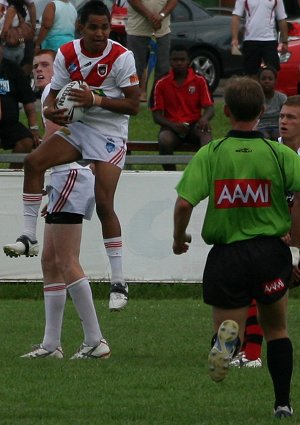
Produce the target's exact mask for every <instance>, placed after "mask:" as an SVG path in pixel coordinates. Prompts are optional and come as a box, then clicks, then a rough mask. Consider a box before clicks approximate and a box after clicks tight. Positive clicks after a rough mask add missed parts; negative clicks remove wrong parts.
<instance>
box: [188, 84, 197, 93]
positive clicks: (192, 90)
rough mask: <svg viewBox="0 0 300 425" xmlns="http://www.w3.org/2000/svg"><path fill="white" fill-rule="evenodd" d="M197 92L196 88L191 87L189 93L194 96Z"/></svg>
mask: <svg viewBox="0 0 300 425" xmlns="http://www.w3.org/2000/svg"><path fill="white" fill-rule="evenodd" d="M195 91H196V87H195V86H189V93H190V94H194V93H195Z"/></svg>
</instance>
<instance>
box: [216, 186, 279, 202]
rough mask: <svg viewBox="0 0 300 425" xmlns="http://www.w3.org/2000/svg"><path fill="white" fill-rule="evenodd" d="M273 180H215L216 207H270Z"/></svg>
mask: <svg viewBox="0 0 300 425" xmlns="http://www.w3.org/2000/svg"><path fill="white" fill-rule="evenodd" d="M270 205H271V181H270V180H261V179H224V180H216V181H215V207H216V208H241V207H254V208H259V207H269V206H270Z"/></svg>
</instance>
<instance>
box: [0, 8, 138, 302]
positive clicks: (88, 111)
mask: <svg viewBox="0 0 300 425" xmlns="http://www.w3.org/2000/svg"><path fill="white" fill-rule="evenodd" d="M79 30H80V32H81V34H82V38H81V39H79V40H75V41H72V42H70V43H67V44H64V45H63V46H62V47H61V48H60V49H59V51H58V53H57V56H56V58H55V61H54V75H53V79H52V82H51V89H50V92H49V95H48V96H47V98H46V99H45V102H44V107H43V113H44V116H45V118H47V119H49V120H51V121H53V122H54V123H55V124H58V125H60V126H64V128H63V129H61V130H59V131H57V132H56V133H55V134H54V135H52V136H51V137H50V138H49V139H48V140H47V141H45V143H42V144H41V145H40V146H39V148H38V149H36V150H35V151H34V152H33V155H29V156H27V157H26V160H25V163H24V193H23V204H24V227H23V232H22V236H21V237H20V238H18V240H17V242H16V243H15V244H7V245H5V246H4V252H5V253H6V254H7V255H9V256H16V255H17V256H19V255H27V256H28V255H32V254H31V253H32V251H35V246H36V244H37V241H36V222H37V216H38V211H39V207H40V204H41V200H42V187H43V176H44V172H45V170H46V169H48V168H50V167H53V166H55V165H61V164H66V163H70V162H73V161H78V160H80V159H82V158H83V159H87V160H90V161H93V162H94V164H95V199H96V210H97V214H98V217H99V219H100V221H101V225H102V235H103V239H104V244H105V247H106V252H107V254H108V256H109V259H110V264H111V265H113V266H112V275H111V294H110V302H109V307H110V309H111V310H119V309H121V308H123V307H125V305H126V304H127V300H128V286H127V284H126V283H125V281H124V277H123V271H122V236H121V226H120V222H119V219H118V217H117V214H116V212H115V210H114V196H115V191H116V188H117V184H118V181H119V177H120V174H121V171H122V168H123V166H124V162H125V155H126V141H127V136H128V120H129V115H135V114H137V113H138V110H139V94H140V90H139V81H138V77H137V74H136V69H135V62H134V57H133V54H132V52H130V51H129V50H127V49H126V48H125V47H123V46H121V45H120V44H119V43H116V42H114V41H112V40H110V39H109V38H108V37H109V33H110V13H109V11H108V9H107V7H106V6H105V5H104V3H103V2H102V1H98V0H91V1H89V2H87V3H86V4H85V5H84V6H83V8H82V11H81V14H80V18H79ZM75 80H77V81H85V82H86V83H87V84H88V86H89V88H88V87H84V86H82V90H76V89H74V90H72V91H71V92H70V96H69V97H70V99H71V100H74V101H75V102H76V104H77V105H78V106H79V107H84V108H85V115H84V118H83V119H82V120H81V121H78V122H74V123H69V121H68V117H67V116H66V115H65V112H66V110H65V109H57V108H56V107H55V103H56V96H57V94H58V92H59V90H60V89H61V88H63V87H64V85H65V84H66V83H68V82H70V81H75ZM33 255H36V254H33Z"/></svg>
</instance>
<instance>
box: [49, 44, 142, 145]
mask: <svg viewBox="0 0 300 425" xmlns="http://www.w3.org/2000/svg"><path fill="white" fill-rule="evenodd" d="M75 80H77V81H78V80H82V81H85V82H86V83H87V84H88V85H89V86H90V88H91V89H92V90H93V92H94V93H96V94H99V95H101V96H105V97H110V98H116V99H122V98H124V94H123V92H122V88H125V87H130V86H135V85H138V84H139V81H138V78H137V75H136V68H135V61H134V57H133V53H132V52H131V51H129V50H127V49H126V48H125V47H123V46H122V45H121V44H119V43H117V42H115V41H112V40H110V39H109V40H108V42H107V46H106V48H105V50H104V51H103V52H102V54H101V56H95V55H92V54H91V53H90V52H88V51H86V50H85V49H84V45H83V40H82V39H80V40H79V39H78V40H74V41H71V42H70V43H66V44H64V45H63V46H61V48H60V49H59V50H58V52H57V55H56V58H55V61H54V75H53V77H52V80H51V88H52V89H53V90H60V89H61V88H62V87H64V86H65V85H66V84H67V83H69V82H70V81H75ZM128 119H129V117H128V115H124V114H119V113H115V112H111V111H108V110H106V109H103V108H101V107H99V106H92V107H90V108H87V109H86V113H85V115H84V117H83V119H82V120H81V121H82V122H84V123H85V124H87V125H89V126H91V127H94V128H97V129H99V131H100V132H101V133H102V134H104V135H110V136H118V137H122V138H124V139H127V136H128ZM70 125H72V124H70Z"/></svg>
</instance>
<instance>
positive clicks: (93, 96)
mask: <svg viewBox="0 0 300 425" xmlns="http://www.w3.org/2000/svg"><path fill="white" fill-rule="evenodd" d="M91 95H92V98H93V103H92V106H94V105H95V101H96V99H95V95H94V93H93V92H92V91H91Z"/></svg>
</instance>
